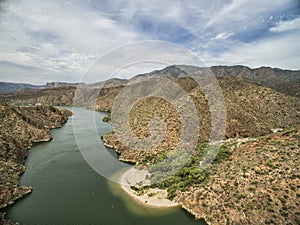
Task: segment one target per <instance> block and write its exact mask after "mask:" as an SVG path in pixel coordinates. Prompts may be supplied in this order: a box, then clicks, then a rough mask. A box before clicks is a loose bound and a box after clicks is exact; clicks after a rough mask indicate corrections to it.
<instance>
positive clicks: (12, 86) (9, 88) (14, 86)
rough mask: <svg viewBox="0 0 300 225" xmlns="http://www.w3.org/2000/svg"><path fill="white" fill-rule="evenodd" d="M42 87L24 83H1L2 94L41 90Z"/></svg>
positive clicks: (0, 90)
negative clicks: (23, 90)
mask: <svg viewBox="0 0 300 225" xmlns="http://www.w3.org/2000/svg"><path fill="white" fill-rule="evenodd" d="M41 87H42V86H40V85H32V84H24V83H9V82H0V93H10V92H15V91H19V90H22V89H39V88H41Z"/></svg>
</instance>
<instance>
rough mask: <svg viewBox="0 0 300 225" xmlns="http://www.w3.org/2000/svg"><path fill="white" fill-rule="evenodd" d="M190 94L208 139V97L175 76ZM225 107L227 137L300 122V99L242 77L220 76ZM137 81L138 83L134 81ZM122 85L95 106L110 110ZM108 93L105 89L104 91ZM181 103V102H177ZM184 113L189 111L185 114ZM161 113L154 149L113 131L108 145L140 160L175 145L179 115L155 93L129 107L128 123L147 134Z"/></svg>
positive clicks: (255, 134)
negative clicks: (161, 134)
mask: <svg viewBox="0 0 300 225" xmlns="http://www.w3.org/2000/svg"><path fill="white" fill-rule="evenodd" d="M174 81H176V82H177V83H178V84H179V85H180V86H181V87H183V88H184V89H185V90H186V91H187V92H188V94H189V95H190V96H191V97H192V99H193V103H194V105H195V107H196V109H197V111H198V114H199V119H200V124H201V126H200V131H199V141H200V142H205V141H208V139H209V135H210V132H211V118H210V115H211V114H210V109H209V106H208V100H207V98H206V97H205V95H204V93H203V92H202V90H201V89H200V88H199V87H198V86H197V84H196V83H195V81H193V79H191V78H189V77H182V78H177V79H174ZM218 82H219V85H220V87H221V89H222V92H223V95H224V100H225V105H226V111H227V119H226V132H225V136H226V138H234V137H239V138H241V137H258V136H262V135H266V134H269V133H272V130H274V129H277V128H281V129H282V128H287V127H290V126H293V125H295V124H299V123H300V115H299V112H300V100H299V98H297V97H292V96H288V95H285V94H283V93H280V92H277V91H275V90H273V89H271V88H267V87H263V86H259V85H257V84H254V83H250V82H248V81H246V80H244V79H241V78H219V79H218ZM134 85H137V84H134ZM121 90H122V88H119V89H114V91H115V92H113V94H112V93H110V92H109V93H108V95H103V96H101V97H99V98H98V101H97V105H96V108H97V109H102V110H103V109H105V108H101V107H104V106H105V107H106V110H110V109H111V107H112V104H113V100H114V98H115V96H117V95H118V93H119V91H121ZM106 94H107V93H106ZM178 107H180V106H178ZM186 116H187V117H188V116H190V115H186ZM153 117H162V118H163V120H164V121H165V122H166V124H167V125H166V126H167V128H168V129H167V134H166V137H165V141H164V143H163V145H161V146H159V147H158V148H156V149H154V150H153V151H150V152H149V151H138V150H137V151H135V150H133V149H130V148H128V147H126V146H124V145H122V144H121V142H119V140H118V138H117V137H116V136H115V134H114V132H111V133H108V134H106V135H104V141H105V143H106V145H107V146H109V147H112V146H113V147H114V148H115V149H116V151H117V152H118V153H119V154H120V156H119V157H120V159H121V160H124V161H128V162H134V163H135V162H139V161H143V160H144V159H145V158H149V154H151V158H152V159H153V160H154V159H155V158H156V157H157V156H158V155H159V154H161V153H163V152H166V151H168V150H170V149H174V148H175V147H176V146H177V143H178V141H179V131H180V129H181V128H180V119H179V118H178V113H177V112H176V110H175V109H174V107H173V106H172V105H171V104H170V103H169V102H167V101H165V100H163V99H159V98H154V97H147V98H143V99H141V100H139V101H137V103H136V104H135V107H134V108H132V109H131V114H130V118H132V119H131V120H130V119H129V121H128V122H129V123H130V125H131V126H132V127H131V128H132V130H130V131H128V132H133V133H135V134H139V137H140V138H145V137H148V136H149V134H150V133H149V129H148V126H149V121H150V119H151V118H153ZM128 137H129V135H128Z"/></svg>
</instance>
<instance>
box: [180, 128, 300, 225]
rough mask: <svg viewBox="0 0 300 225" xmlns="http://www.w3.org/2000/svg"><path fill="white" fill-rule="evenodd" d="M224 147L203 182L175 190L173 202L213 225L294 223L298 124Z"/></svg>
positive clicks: (299, 215)
mask: <svg viewBox="0 0 300 225" xmlns="http://www.w3.org/2000/svg"><path fill="white" fill-rule="evenodd" d="M227 145H228V149H230V153H231V155H230V156H229V158H228V159H227V160H223V161H222V162H221V163H214V164H213V165H212V166H211V167H210V168H209V170H208V171H209V179H207V182H202V183H200V184H199V183H198V184H197V186H196V185H192V186H191V187H190V188H189V189H188V190H186V191H177V193H176V197H175V200H176V201H177V202H179V203H180V204H182V206H183V208H185V209H186V210H187V211H189V212H190V213H192V214H193V215H195V216H196V217H197V218H205V220H206V221H207V222H208V223H209V224H212V225H219V224H294V225H298V224H299V223H300V206H299V197H300V189H299V184H300V168H299V164H300V157H299V154H300V126H296V127H295V128H292V129H287V130H285V131H282V132H279V133H276V134H272V135H268V136H264V137H259V138H257V139H255V140H250V141H249V140H248V141H245V142H242V143H241V142H238V141H237V140H233V141H231V142H228V143H227Z"/></svg>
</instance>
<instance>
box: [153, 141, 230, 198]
mask: <svg viewBox="0 0 300 225" xmlns="http://www.w3.org/2000/svg"><path fill="white" fill-rule="evenodd" d="M196 152H197V153H196V154H193V155H192V156H191V154H190V153H187V152H185V151H170V152H168V153H167V154H161V155H159V156H158V157H157V158H156V163H155V164H153V165H151V166H150V167H149V172H150V174H151V176H150V180H151V187H152V188H155V187H157V188H160V189H167V191H168V198H169V199H173V198H174V197H175V196H176V192H177V191H178V190H179V191H187V190H188V188H189V187H191V186H197V185H200V184H201V183H203V182H205V181H206V180H207V179H208V175H209V173H208V170H204V169H202V168H201V167H200V166H199V165H200V161H202V162H203V160H212V163H213V164H214V163H220V162H221V161H223V160H225V159H227V158H228V157H229V156H230V155H231V153H230V151H229V150H228V148H227V146H226V145H222V146H217V145H207V144H199V145H198V148H197V151H196ZM203 157H204V158H203Z"/></svg>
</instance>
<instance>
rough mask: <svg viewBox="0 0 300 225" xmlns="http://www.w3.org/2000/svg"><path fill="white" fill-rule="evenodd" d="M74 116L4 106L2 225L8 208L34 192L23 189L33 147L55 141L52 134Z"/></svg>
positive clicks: (1, 111) (0, 191)
mask: <svg viewBox="0 0 300 225" xmlns="http://www.w3.org/2000/svg"><path fill="white" fill-rule="evenodd" d="M71 114H72V113H71V112H70V111H68V110H65V109H57V108H54V107H51V106H38V107H13V106H8V105H0V122H1V123H0V124H1V129H0V168H1V171H0V210H1V212H0V224H12V223H11V222H9V221H7V220H5V218H4V215H5V212H4V210H5V208H6V207H7V206H9V205H11V204H13V203H14V202H15V201H16V200H17V199H19V198H22V197H24V196H25V195H27V194H29V193H30V192H31V191H32V188H31V187H25V186H20V176H21V175H22V174H23V173H24V172H25V166H24V164H25V160H26V158H27V152H28V149H30V147H31V146H32V143H37V142H45V141H51V140H52V136H51V134H50V132H49V130H50V129H52V128H58V127H61V126H62V125H63V124H64V123H66V122H67V120H68V117H69V116H70V115H71Z"/></svg>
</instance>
